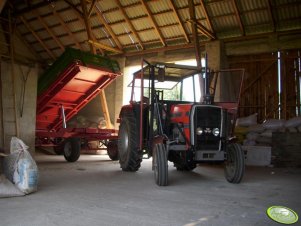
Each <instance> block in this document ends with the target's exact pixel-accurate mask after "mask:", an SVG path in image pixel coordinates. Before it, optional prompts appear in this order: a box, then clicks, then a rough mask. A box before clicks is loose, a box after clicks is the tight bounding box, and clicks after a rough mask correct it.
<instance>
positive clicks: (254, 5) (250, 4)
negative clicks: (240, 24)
mask: <svg viewBox="0 0 301 226" xmlns="http://www.w3.org/2000/svg"><path fill="white" fill-rule="evenodd" d="M267 3H268V1H262V0H252V1H246V0H240V1H237V4H238V5H239V9H240V11H242V12H243V11H248V10H254V9H260V8H267V7H268V5H267Z"/></svg>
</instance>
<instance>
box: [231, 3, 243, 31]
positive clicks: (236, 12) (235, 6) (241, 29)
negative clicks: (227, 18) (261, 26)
mask: <svg viewBox="0 0 301 226" xmlns="http://www.w3.org/2000/svg"><path fill="white" fill-rule="evenodd" d="M232 4H233V7H234V11H235V16H236V18H237V21H238V23H239V28H240V31H241V33H242V35H243V36H245V34H246V32H245V28H244V26H243V23H242V20H241V16H240V13H239V10H238V7H237V4H236V0H232Z"/></svg>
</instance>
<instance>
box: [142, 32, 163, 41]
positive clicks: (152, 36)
mask: <svg viewBox="0 0 301 226" xmlns="http://www.w3.org/2000/svg"><path fill="white" fill-rule="evenodd" d="M139 36H140V39H141V41H142V42H147V41H150V40H157V39H159V36H158V35H157V32H156V31H155V29H152V30H147V31H143V32H139Z"/></svg>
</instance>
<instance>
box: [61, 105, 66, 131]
mask: <svg viewBox="0 0 301 226" xmlns="http://www.w3.org/2000/svg"><path fill="white" fill-rule="evenodd" d="M61 114H62V118H63V128H64V129H66V128H67V124H66V115H65V109H64V106H63V105H61Z"/></svg>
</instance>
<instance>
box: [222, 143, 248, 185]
mask: <svg viewBox="0 0 301 226" xmlns="http://www.w3.org/2000/svg"><path fill="white" fill-rule="evenodd" d="M244 172H245V157H244V152H243V150H242V148H241V146H240V145H239V144H237V143H232V144H228V145H227V160H226V162H225V177H226V179H227V181H228V182H230V183H234V184H238V183H239V182H240V181H241V179H242V177H243V175H244Z"/></svg>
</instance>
